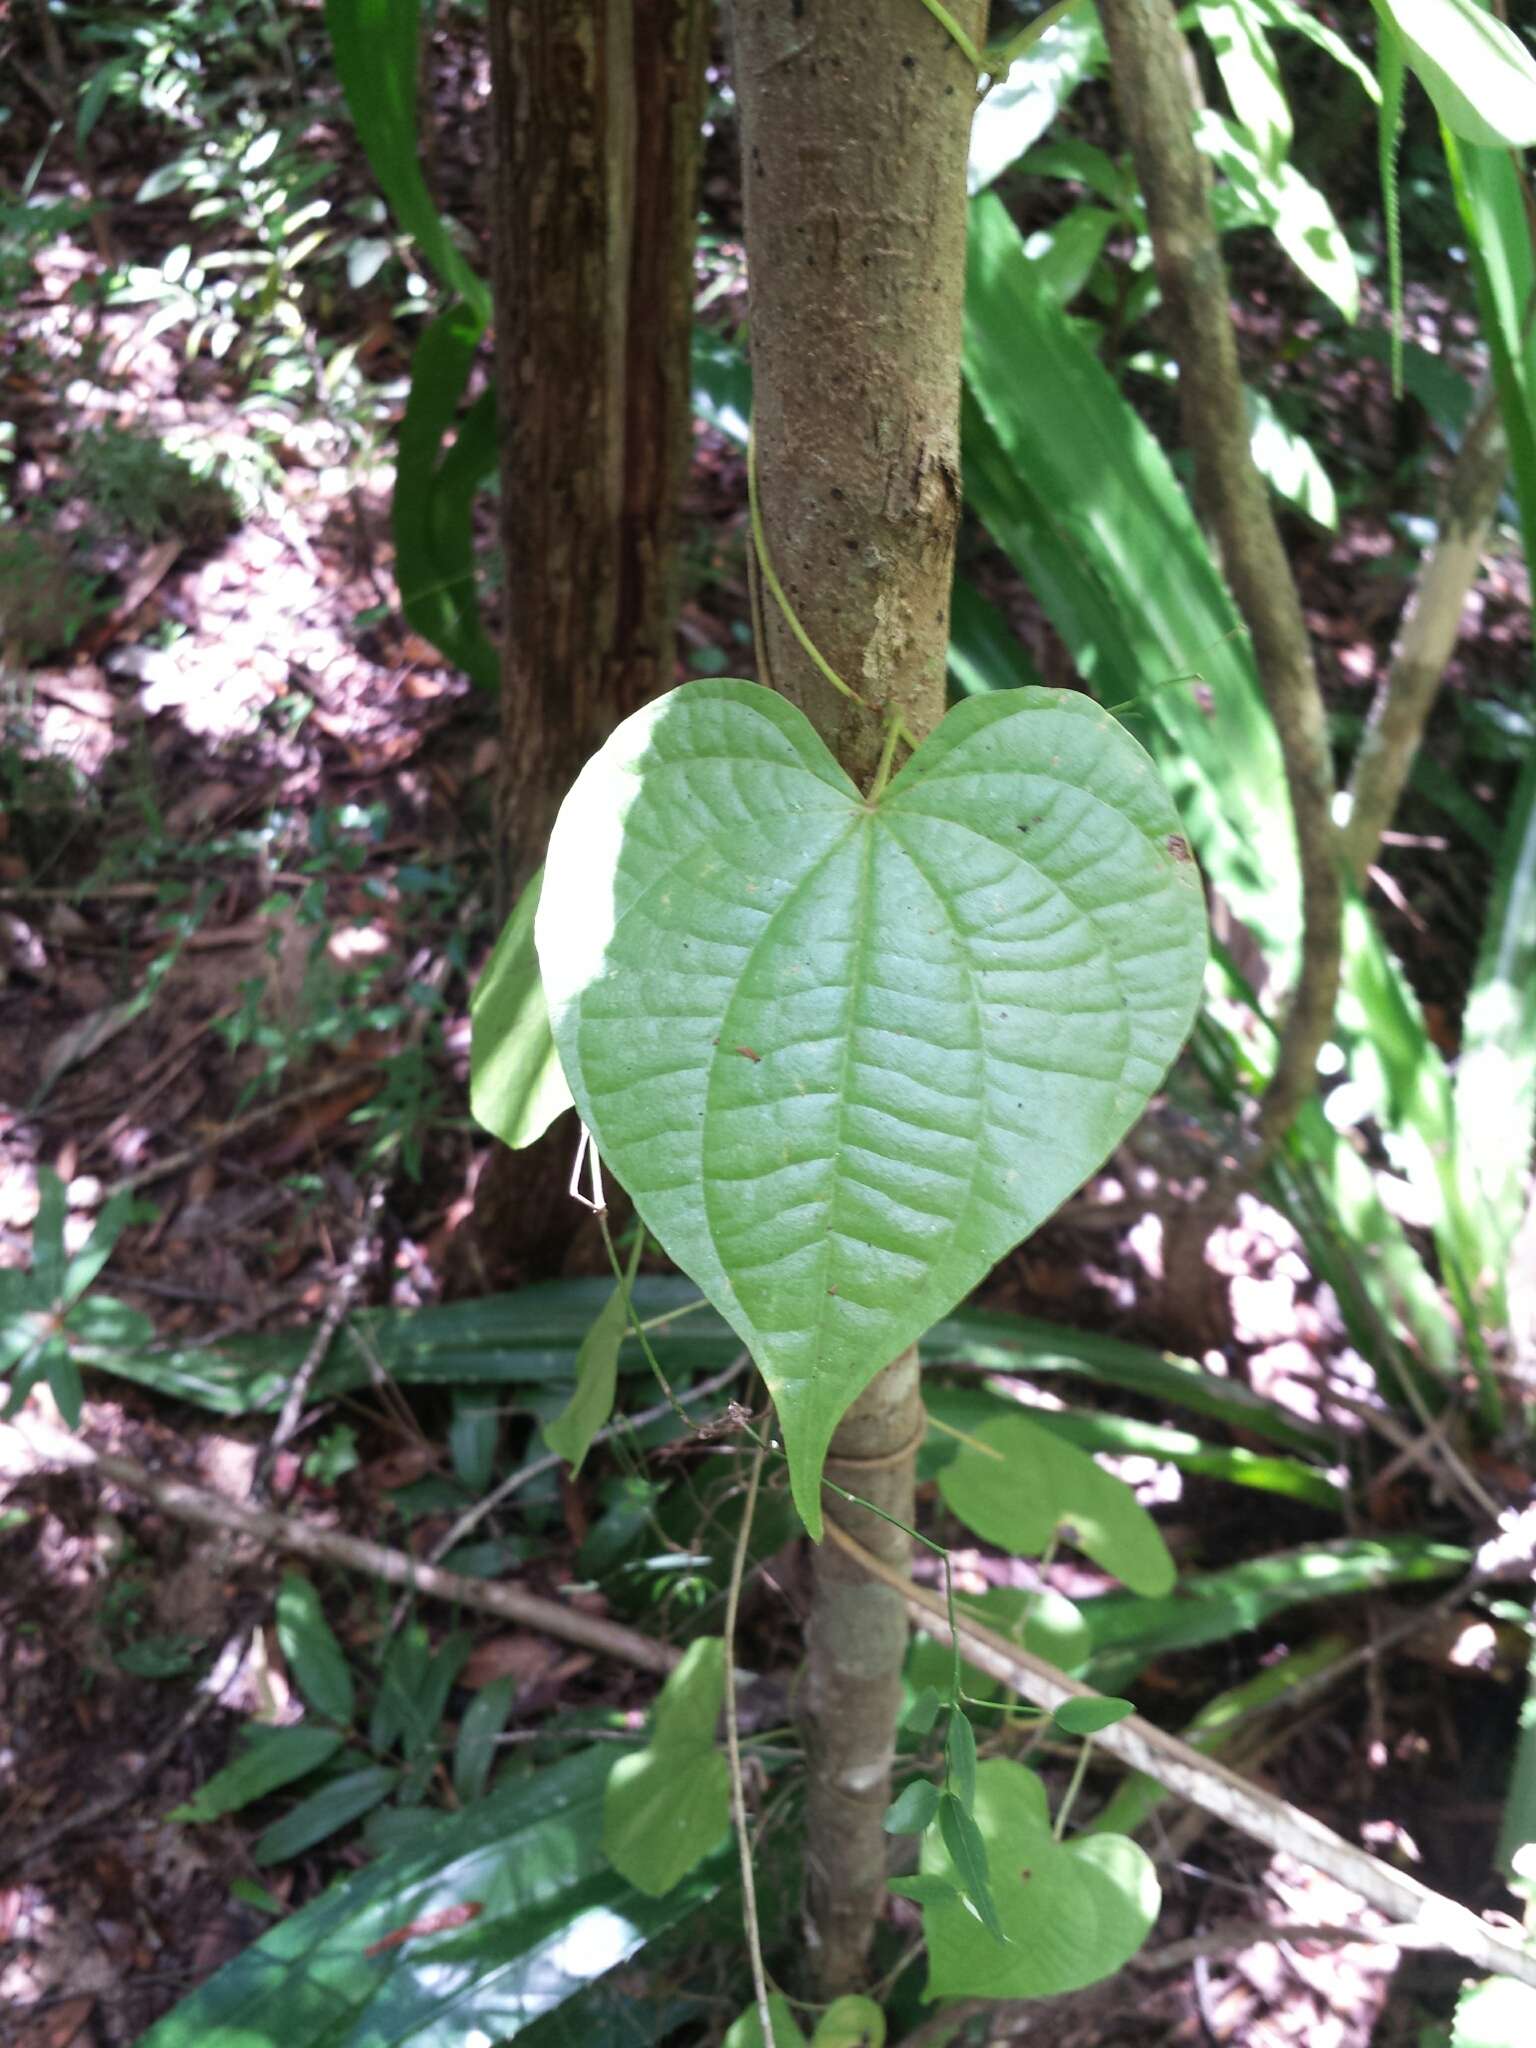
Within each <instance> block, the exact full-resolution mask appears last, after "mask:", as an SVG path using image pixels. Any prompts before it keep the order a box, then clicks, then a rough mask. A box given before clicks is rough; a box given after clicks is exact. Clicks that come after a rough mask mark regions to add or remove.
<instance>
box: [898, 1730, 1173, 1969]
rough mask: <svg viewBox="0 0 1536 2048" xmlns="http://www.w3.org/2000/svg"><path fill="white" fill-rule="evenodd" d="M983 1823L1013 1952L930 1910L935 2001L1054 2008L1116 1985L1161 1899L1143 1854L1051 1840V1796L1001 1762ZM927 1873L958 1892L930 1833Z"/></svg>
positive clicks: (1094, 1840) (981, 1784)
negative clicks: (1090, 1989) (1048, 2003)
mask: <svg viewBox="0 0 1536 2048" xmlns="http://www.w3.org/2000/svg"><path fill="white" fill-rule="evenodd" d="M975 1817H976V1823H977V1826H978V1827H979V1828H980V1830H981V1836H982V1839H983V1841H984V1842H985V1843H986V1850H987V1863H988V1867H989V1869H990V1871H991V1873H992V1888H993V1896H994V1898H995V1900H996V1905H997V1913H998V1917H999V1919H1000V1920H1001V1922H1002V1927H1003V1932H1004V1934H1005V1935H1006V1936H1007V1941H1006V1943H1002V1942H997V1941H994V1940H993V1938H992V1936H991V1935H990V1934H988V1932H987V1931H986V1929H985V1928H984V1927H983V1926H982V1925H981V1923H980V1922H979V1921H978V1920H977V1919H976V1918H975V1916H974V1915H973V1914H972V1913H970V1912H969V1911H968V1910H967V1909H966V1907H965V1905H964V1904H963V1903H961V1902H960V1901H959V1900H955V1901H953V1902H941V1903H939V1904H936V1905H930V1906H927V1907H925V1908H924V1911H923V1931H924V1933H925V1934H926V1936H927V1940H928V1990H927V1995H928V1996H929V1997H930V1998H962V1997H964V1998H978V1997H980V1998H1050V1997H1054V1996H1056V1995H1057V1994H1058V1993H1060V1992H1063V1991H1076V1990H1078V1989H1080V1988H1081V1987H1082V1986H1083V1985H1085V1984H1094V1983H1097V1982H1098V1980H1099V1979H1100V1978H1101V1977H1108V1976H1110V1975H1112V1974H1113V1972H1114V1971H1116V1970H1118V1969H1119V1968H1120V1967H1121V1965H1122V1964H1124V1963H1125V1962H1127V1961H1128V1960H1129V1959H1130V1957H1132V1956H1133V1955H1134V1954H1135V1953H1136V1951H1137V1950H1138V1949H1139V1948H1140V1947H1141V1945H1142V1943H1143V1942H1144V1941H1145V1940H1146V1938H1147V1935H1148V1933H1149V1931H1150V1929H1151V1926H1152V1923H1153V1921H1154V1920H1155V1919H1156V1918H1157V1911H1158V1906H1159V1904H1160V1902H1161V1894H1160V1893H1159V1890H1158V1883H1157V1877H1156V1874H1155V1873H1154V1871H1153V1868H1152V1865H1151V1863H1150V1861H1149V1860H1148V1858H1147V1857H1146V1855H1145V1854H1144V1853H1143V1851H1142V1850H1140V1849H1139V1848H1137V1846H1136V1844H1135V1843H1134V1842H1131V1841H1128V1840H1127V1839H1126V1838H1125V1837H1124V1836H1123V1835H1095V1836H1088V1837H1079V1838H1078V1839H1077V1840H1076V1841H1072V1842H1065V1843H1063V1842H1057V1841H1055V1840H1053V1838H1052V1835H1051V1823H1050V1815H1049V1811H1048V1808H1047V1806H1046V1798H1045V1787H1044V1786H1043V1785H1042V1784H1041V1782H1040V1780H1039V1779H1038V1778H1037V1777H1036V1776H1035V1775H1034V1773H1033V1772H1032V1771H1027V1770H1025V1768H1024V1766H1023V1765H1022V1764H1015V1763H1008V1762H1004V1761H1001V1760H997V1761H993V1762H991V1763H984V1764H983V1765H982V1766H981V1767H980V1769H979V1770H978V1771H977V1773H976V1816H975ZM923 1872H924V1874H925V1875H926V1876H933V1877H938V1878H940V1879H947V1880H948V1881H949V1882H951V1883H954V1882H957V1880H958V1873H957V1872H956V1871H955V1869H954V1867H953V1864H952V1863H951V1860H950V1858H949V1855H948V1853H947V1851H946V1849H945V1846H944V1844H943V1843H942V1841H940V1840H938V1839H936V1838H935V1835H934V1834H933V1833H931V1832H930V1834H929V1835H928V1836H927V1837H926V1838H925V1840H924V1843H923Z"/></svg>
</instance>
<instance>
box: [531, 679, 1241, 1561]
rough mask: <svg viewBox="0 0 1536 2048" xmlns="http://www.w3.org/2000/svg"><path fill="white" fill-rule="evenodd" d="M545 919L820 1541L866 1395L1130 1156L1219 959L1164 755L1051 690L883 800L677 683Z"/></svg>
mask: <svg viewBox="0 0 1536 2048" xmlns="http://www.w3.org/2000/svg"><path fill="white" fill-rule="evenodd" d="M536 936H537V943H538V950H539V962H540V967H541V969H542V972H543V977H544V987H545V992H546V995H547V997H548V1001H549V1010H550V1018H551V1022H552V1025H553V1028H554V1034H555V1043H556V1045H557V1046H558V1048H559V1051H560V1057H561V1061H562V1063H563V1065H564V1068H565V1072H566V1078H567V1079H568V1080H569V1082H570V1085H571V1093H572V1095H573V1096H574V1097H575V1100H576V1104H577V1107H578V1109H579V1110H580V1112H581V1115H582V1117H583V1118H584V1120H585V1121H586V1123H587V1126H588V1128H589V1129H590V1130H591V1132H592V1134H593V1137H594V1138H595V1140H596V1142H597V1144H598V1146H599V1147H600V1149H601V1151H602V1153H603V1155H604V1157H605V1158H606V1159H607V1160H608V1161H609V1163H610V1164H611V1166H612V1167H613V1170H614V1171H615V1173H617V1174H618V1176H619V1178H620V1179H621V1180H622V1181H623V1182H624V1185H625V1186H626V1187H627V1188H628V1189H629V1191H630V1193H631V1195H632V1196H633V1198H634V1202H635V1206H636V1208H637V1209H638V1210H639V1212H640V1215H641V1218H642V1219H643V1221H644V1222H645V1223H646V1225H647V1227H648V1228H649V1229H650V1230H651V1231H652V1232H653V1233H654V1235H655V1236H656V1237H657V1238H658V1239H659V1240H660V1242H661V1244H662V1245H663V1246H664V1247H665V1249H666V1250H667V1252H668V1253H669V1254H670V1255H671V1257H672V1258H673V1259H674V1260H676V1262H677V1264H678V1265H680V1266H681V1267H682V1268H683V1269H684V1271H685V1272H687V1273H689V1274H690V1275H691V1276H692V1278H693V1279H694V1280H695V1281H696V1282H697V1283H698V1285H699V1286H700V1287H701V1288H702V1289H703V1290H704V1292H705V1294H706V1295H708V1297H709V1299H710V1300H711V1301H712V1302H713V1303H714V1305H715V1306H716V1308H718V1309H719V1311H720V1312H721V1314H722V1315H723V1316H725V1317H726V1319H727V1320H728V1321H729V1322H730V1323H731V1324H732V1326H733V1327H734V1328H735V1329H736V1330H737V1331H738V1333H739V1334H740V1336H741V1337H742V1339H743V1341H744V1342H745V1343H746V1344H747V1346H748V1347H749V1349H750V1350H751V1352H752V1355H753V1357H754V1358H755V1359H756V1361H757V1364H758V1366H759V1368H760V1369H761V1371H762V1373H763V1376H764V1378H765V1379H766V1381H767V1383H768V1385H769V1388H770V1389H771V1391H772V1393H773V1396H774V1400H775V1403H776V1405H777V1408H778V1413H779V1422H780V1427H781V1429H782V1432H783V1437H784V1443H785V1448H786V1450H787V1452H788V1454H789V1460H790V1476H791V1482H792V1485H793V1488H794V1495H795V1503H796V1506H797V1507H798V1508H799V1510H800V1513H801V1515H802V1517H803V1518H804V1520H805V1523H806V1525H807V1527H808V1528H809V1529H810V1530H811V1532H812V1534H813V1535H819V1533H820V1529H821V1507H820V1497H819V1494H820V1479H821V1469H822V1463H823V1460H824V1458H825V1454H826V1448H827V1444H828V1441H829V1440H830V1438H831V1435H832V1432H833V1430H834V1429H835V1428H836V1426H837V1423H838V1421H839V1420H840V1418H841V1417H842V1415H843V1413H844V1411H845V1410H846V1409H847V1407H848V1405H849V1404H850V1402H852V1401H853V1400H854V1399H855V1398H856V1396H857V1395H858V1394H859V1393H860V1392H861V1391H862V1390H863V1388H864V1387H865V1386H867V1385H868V1383H869V1381H870V1380H871V1379H873V1378H874V1376H875V1374H876V1373H877V1372H879V1371H880V1369H881V1368H882V1367H883V1366H885V1365H886V1364H888V1363H889V1362H890V1360H891V1359H893V1358H894V1357H896V1356H897V1355H898V1354H899V1353H900V1352H901V1351H902V1350H904V1349H905V1348H906V1346H907V1345H908V1344H910V1343H912V1342H913V1341H914V1340H915V1339H916V1338H917V1337H918V1335H919V1334H920V1333H921V1332H922V1331H923V1330H925V1329H926V1328H927V1327H928V1326H929V1324H931V1323H933V1322H934V1321H936V1320H937V1319H938V1318H939V1317H940V1316H942V1315H944V1314H945V1313H946V1312H947V1311H948V1310H949V1309H950V1308H952V1307H953V1306H954V1304H955V1303H956V1302H957V1301H959V1300H960V1299H961V1297H962V1296H963V1295H964V1294H966V1293H967V1292H968V1291H969V1290H970V1289H971V1288H972V1287H974V1286H975V1285H976V1283H977V1282H978V1281H980V1280H981V1279H982V1278H983V1277H984V1276H985V1274H986V1273H987V1271H988V1270H989V1269H990V1268H991V1267H992V1266H993V1265H994V1264H995V1263H996V1261H997V1260H998V1259H999V1258H1001V1257H1002V1256H1003V1254H1004V1253H1005V1252H1007V1251H1008V1250H1010V1249H1011V1247H1012V1246H1013V1245H1015V1244H1016V1243H1017V1242H1018V1241H1019V1239H1020V1238H1022V1237H1024V1236H1026V1235H1027V1234H1028V1233H1029V1232H1030V1231H1031V1230H1033V1229H1034V1228H1035V1226H1036V1225H1037V1224H1038V1223H1040V1222H1041V1221H1042V1220H1043V1219H1044V1218H1045V1217H1047V1216H1048V1215H1050V1213H1051V1211H1052V1210H1053V1209H1055V1208H1056V1207H1057V1205H1058V1204H1059V1203H1060V1202H1062V1201H1063V1200H1064V1199H1065V1198H1066V1197H1067V1196H1068V1195H1069V1194H1071V1193H1072V1191H1073V1189H1074V1188H1076V1187H1078V1186H1079V1185H1080V1184H1081V1182H1082V1181H1083V1180H1084V1179H1085V1178H1086V1177H1087V1176H1088V1175H1089V1174H1090V1173H1091V1172H1092V1171H1093V1170H1094V1168H1095V1167H1096V1166H1098V1165H1099V1163H1100V1162H1101V1161H1102V1160H1103V1159H1104V1157H1105V1156H1106V1154H1107V1153H1109V1152H1110V1151H1111V1150H1112V1148H1113V1147H1114V1145H1115V1144H1116V1143H1117V1142H1118V1141H1119V1139H1120V1138H1121V1137H1122V1136H1123V1135H1124V1133H1125V1132H1126V1130H1127V1129H1128V1128H1129V1126H1130V1124H1131V1123H1132V1122H1133V1120H1134V1119H1135V1117H1136V1116H1137V1115H1138V1114H1139V1112H1140V1111H1141V1109H1142V1108H1143V1107H1144V1105H1145V1104H1146V1102H1147V1099H1148V1097H1149V1096H1150V1095H1151V1093H1152V1091H1153V1089H1155V1088H1156V1087H1157V1085H1158V1083H1159V1082H1160V1081H1161V1079H1162V1077H1163V1074H1164V1072H1165V1071H1166V1069H1167V1067H1168V1064H1169V1062H1170V1061H1171V1060H1172V1058H1173V1056H1174V1054H1175V1053H1176V1052H1177V1051H1178V1048H1179V1045H1180V1043H1181V1042H1182V1040H1183V1038H1184V1035H1185V1033H1186V1032H1187V1030H1188V1029H1189V1025H1190V1022H1191V1019H1192V1018H1193V1015H1194V1011H1195V1005H1196V1002H1197V1000H1198V997H1199V991H1200V980H1201V974H1202V971H1203V968H1204V963H1205V916H1204V906H1203V901H1202V897H1201V892H1200V885H1199V880H1198V877H1197V875H1196V873H1195V870H1194V868H1193V866H1192V865H1191V863H1190V861H1189V857H1188V850H1187V847H1186V845H1185V842H1184V840H1183V838H1182V837H1181V835H1180V831H1179V821H1178V817H1177V815H1176V813H1175V811H1174V809H1173V806H1172V804H1171V802H1170V801H1169V799H1168V796H1167V794H1166V792H1165V791H1164V789H1163V787H1162V785H1161V783H1160V782H1159V781H1158V778H1157V774H1156V771H1155V770H1154V768H1153V765H1152V763H1151V761H1150V759H1149V758H1148V756H1147V755H1146V754H1145V753H1144V752H1143V750H1142V749H1141V748H1140V747H1139V746H1138V745H1137V744H1136V742H1135V741H1134V740H1133V739H1131V737H1130V736H1129V734H1127V733H1126V732H1124V731H1123V730H1122V729H1121V728H1120V727H1119V726H1117V725H1116V724H1115V723H1114V721H1113V720H1112V719H1111V718H1109V717H1108V716H1107V714H1106V713H1104V712H1103V711H1101V710H1100V709H1099V708H1098V706H1097V705H1095V704H1094V703H1092V702H1091V700H1090V699H1088V698H1087V697H1083V696H1078V695H1075V694H1073V693H1071V692H1067V691H1056V690H1038V689H1020V690H1008V691H1003V692H1000V693H998V694H997V695H995V696H989V697H976V698H971V699H968V700H967V701H966V702H964V703H962V704H958V705H956V706H955V708H954V709H953V710H952V711H951V712H950V713H949V715H948V716H947V717H946V718H945V719H944V721H943V723H942V724H941V725H940V726H939V728H938V730H937V731H936V732H935V733H933V734H932V735H931V736H930V737H929V738H928V739H927V740H925V741H924V742H923V744H922V745H921V746H920V747H919V748H918V750H917V752H916V753H915V754H914V755H913V756H912V758H911V759H910V760H909V761H908V762H907V764H906V766H905V767H904V768H903V769H902V771H901V772H900V774H899V775H897V776H896V777H895V778H894V780H893V781H892V782H891V783H890V785H889V787H888V788H887V789H886V790H885V791H884V793H883V794H882V796H881V797H880V798H879V800H878V801H876V802H873V803H871V802H866V800H865V799H864V798H863V797H862V796H861V795H860V794H859V792H858V791H857V790H856V789H855V788H854V786H853V784H852V783H851V782H850V781H849V779H848V777H847V776H846V775H845V774H844V773H843V771H842V770H841V769H840V768H839V767H838V766H837V764H836V762H834V761H833V759H832V757H831V755H830V754H829V753H828V752H827V750H826V748H825V747H824V746H823V744H822V742H821V740H820V739H819V738H818V737H817V735H816V733H815V731H814V730H813V729H812V727H811V725H810V723H809V722H808V721H807V720H806V719H805V718H804V717H803V715H802V714H801V713H800V712H799V711H797V710H796V709H795V708H794V707H793V706H792V705H791V704H788V703H786V702H785V700H784V699H783V698H781V697H778V696H776V695H775V694H774V692H773V691H771V690H766V689H763V688H762V687H760V686H759V685H757V684H755V683H744V682H737V681H733V680H730V679H723V678H722V679H719V680H713V681H707V682H698V683H690V684H687V685H685V686H684V687H683V688H682V689H680V690H674V691H671V692H670V693H669V694H668V695H666V696H664V697H661V698H658V699H657V701H656V702H655V703H653V704H650V705H648V706H647V707H646V708H645V709H644V710H643V711H640V712H637V713H636V714H635V715H634V716H633V717H632V718H628V719H626V720H625V721H624V723H623V725H621V726H620V727H619V729H618V730H617V732H615V733H614V735H613V737H612V738H611V739H610V740H609V742H608V744H607V745H606V746H605V747H604V748H603V749H602V751H601V752H600V753H599V754H597V755H596V756H595V757H594V758H593V759H592V760H591V761H589V762H588V764H587V766H586V767H585V769H583V771H582V773H581V775H580V777H579V778H578V780H577V782H576V786H575V788H574V789H573V790H572V791H571V794H570V795H569V796H568V797H567V799H566V801H565V804H564V806H563V807H562V809H561V812H560V816H559V819H558V821H557V822H556V826H555V831H554V836H553V838H552V840H551V843H550V850H549V860H548V863H547V865H546V869H545V878H544V892H543V899H542V901H541V904H540V907H539V913H538V919H537V925H536Z"/></svg>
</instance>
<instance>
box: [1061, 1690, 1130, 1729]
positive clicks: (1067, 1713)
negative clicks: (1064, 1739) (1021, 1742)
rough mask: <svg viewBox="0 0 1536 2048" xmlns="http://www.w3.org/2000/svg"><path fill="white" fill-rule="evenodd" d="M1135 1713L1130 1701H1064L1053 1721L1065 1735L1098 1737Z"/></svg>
mask: <svg viewBox="0 0 1536 2048" xmlns="http://www.w3.org/2000/svg"><path fill="white" fill-rule="evenodd" d="M1135 1711H1136V1709H1135V1707H1134V1706H1132V1704H1131V1702H1130V1701H1129V1700H1112V1699H1085V1700H1063V1701H1062V1703H1061V1705H1060V1706H1059V1707H1058V1708H1057V1709H1056V1711H1055V1713H1054V1714H1052V1716H1051V1719H1052V1721H1053V1722H1054V1723H1055V1725H1056V1726H1057V1727H1058V1728H1059V1729H1060V1730H1061V1731H1062V1733H1063V1734H1064V1735H1097V1734H1098V1732H1099V1730H1100V1729H1101V1728H1113V1727H1114V1725H1115V1723H1116V1722H1117V1721H1123V1720H1124V1719H1125V1718H1126V1716H1127V1715H1128V1714H1134V1713H1135Z"/></svg>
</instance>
